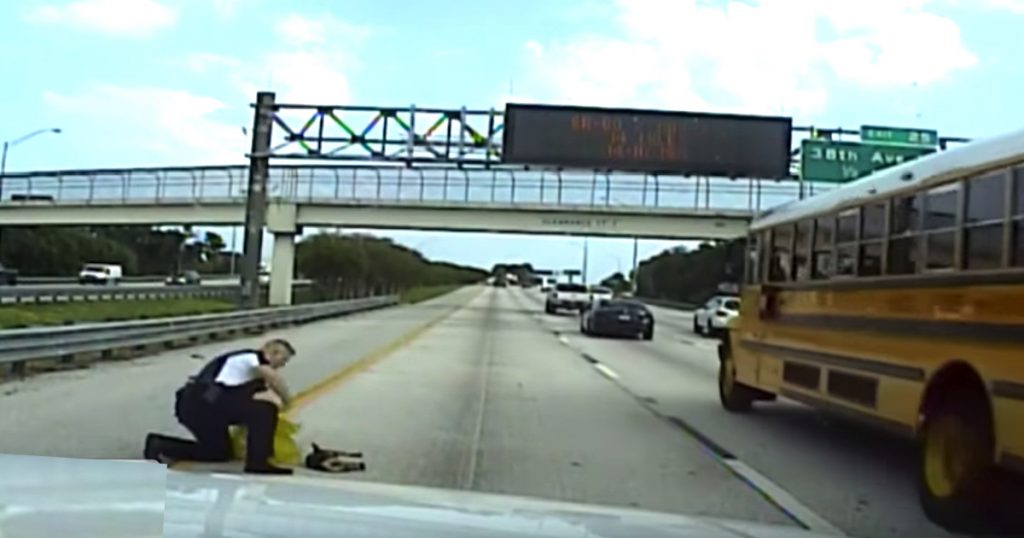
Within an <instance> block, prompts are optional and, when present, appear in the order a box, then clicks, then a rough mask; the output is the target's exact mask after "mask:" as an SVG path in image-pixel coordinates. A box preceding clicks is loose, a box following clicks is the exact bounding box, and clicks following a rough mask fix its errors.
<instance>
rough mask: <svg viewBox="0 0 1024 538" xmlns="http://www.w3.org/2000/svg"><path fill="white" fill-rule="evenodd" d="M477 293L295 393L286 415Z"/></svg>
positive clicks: (412, 338) (404, 343) (409, 340)
mask: <svg viewBox="0 0 1024 538" xmlns="http://www.w3.org/2000/svg"><path fill="white" fill-rule="evenodd" d="M477 295H479V292H478V293H477ZM477 295H473V297H471V298H470V299H469V300H467V301H466V302H465V303H462V304H460V305H457V306H455V307H454V308H452V309H450V310H448V311H447V312H445V313H444V314H441V315H440V316H438V317H436V318H434V319H432V320H430V321H428V322H426V323H424V324H422V325H420V326H418V327H416V328H414V329H412V330H411V331H409V332H407V333H405V334H403V335H402V336H399V337H398V338H396V339H394V340H392V341H391V342H389V343H387V344H386V345H384V346H383V347H381V348H379V349H377V350H374V351H373V352H371V353H369V354H367V355H364V356H363V357H362V358H360V359H359V360H357V361H355V362H353V363H352V364H349V365H348V366H346V367H344V368H342V369H341V370H338V371H337V372H335V373H333V374H331V375H329V376H327V377H326V378H324V379H321V380H320V381H318V382H317V383H315V384H314V385H313V386H311V387H309V388H307V389H305V390H302V391H300V392H299V393H298V394H296V395H295V397H294V398H292V404H291V405H290V406H289V407H288V410H287V411H285V413H284V414H285V416H287V417H289V418H290V417H291V416H292V413H294V412H296V411H298V410H299V409H300V408H302V407H305V406H306V405H309V404H310V403H311V402H313V401H314V400H316V399H317V398H319V397H320V396H322V395H324V394H325V393H327V392H330V391H331V389H334V388H336V387H337V386H338V385H340V384H341V383H343V382H344V381H346V380H348V379H350V378H351V377H353V376H354V375H356V374H358V373H359V372H362V371H363V370H366V369H367V368H369V367H370V366H373V365H374V364H376V363H378V362H380V361H381V360H383V359H384V358H386V357H388V356H390V355H391V354H393V353H395V352H396V351H398V350H399V349H402V348H403V347H405V346H407V345H409V344H411V343H413V342H414V341H415V340H416V339H418V338H419V337H420V336H423V334H424V333H426V332H427V331H429V330H430V329H432V328H433V327H434V326H436V325H438V324H439V323H441V322H442V321H444V320H446V319H448V318H449V317H451V316H452V315H454V314H455V313H456V312H458V311H459V310H462V309H463V308H464V307H465V306H466V305H467V304H469V303H470V302H471V301H472V300H473V299H475V298H476V297H477Z"/></svg>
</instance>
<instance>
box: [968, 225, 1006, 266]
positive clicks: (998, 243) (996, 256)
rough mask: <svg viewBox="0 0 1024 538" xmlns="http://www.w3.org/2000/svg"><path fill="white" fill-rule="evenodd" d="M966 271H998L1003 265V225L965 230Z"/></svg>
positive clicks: (978, 226) (974, 227)
mask: <svg viewBox="0 0 1024 538" xmlns="http://www.w3.org/2000/svg"><path fill="white" fill-rule="evenodd" d="M964 265H965V268H966V269H969V270H975V269H998V268H1000V267H1002V265H1003V223H1002V222H998V223H996V224H982V225H976V226H972V227H969V228H967V229H965V230H964Z"/></svg>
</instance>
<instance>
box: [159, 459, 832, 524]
mask: <svg viewBox="0 0 1024 538" xmlns="http://www.w3.org/2000/svg"><path fill="white" fill-rule="evenodd" d="M167 486H168V489H167V491H168V496H167V518H166V520H165V527H164V528H165V536H181V537H186V536H201V535H205V534H203V532H204V531H205V529H209V528H210V527H211V526H212V527H213V528H217V529H222V532H223V533H224V535H230V536H253V537H255V536H260V537H267V538H270V537H275V538H276V537H278V536H280V537H282V538H284V537H286V536H298V535H301V536H304V537H308V538H321V537H322V538H333V537H335V536H341V535H344V536H346V537H363V536H365V537H371V536H373V537H377V536H388V537H391V538H427V537H430V538H434V537H437V536H445V537H452V538H477V537H480V538H484V537H487V538H491V537H505V538H520V537H522V538H525V537H528V536H529V537H535V536H543V537H549V538H563V537H564V538H584V537H587V538H633V537H635V536H643V537H646V538H668V537H672V538H689V537H694V538H697V537H700V538H811V537H814V536H820V535H815V534H811V533H808V532H807V531H803V530H800V529H798V528H796V527H779V526H765V525H759V524H754V523H748V522H738V521H725V520H715V519H703V518H693V517H685V516H678V515H669V514H661V513H655V512H645V511H641V510H628V509H617V508H610V507H597V506H589V505H580V504H570V503H561V502H554V501H543V500H537V499H532V498H521V497H511V496H502V495H493V494H484V493H475V492H466V491H453V490H442V489H431V488H423V487H415V486H398V485H387V484H375V483H369V482H362V481H357V480H352V479H345V478H335V477H330V478H316V477H308V476H295V477H273V478H256V479H254V478H250V477H242V476H238V475H201V474H195V473H182V472H175V471H172V472H171V473H170V474H169V475H168V483H167Z"/></svg>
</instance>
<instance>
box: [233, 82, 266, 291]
mask: <svg viewBox="0 0 1024 538" xmlns="http://www.w3.org/2000/svg"><path fill="white" fill-rule="evenodd" d="M252 123H253V125H252V152H251V153H250V154H249V188H248V189H247V190H246V195H245V232H244V236H243V243H242V266H241V268H240V269H241V275H242V282H241V284H242V296H241V300H242V306H243V307H245V308H258V307H259V306H260V304H261V303H260V291H261V288H260V278H259V272H260V260H261V259H262V254H263V225H264V224H265V222H264V221H265V220H266V218H267V183H268V179H269V176H270V139H271V137H270V135H271V129H272V128H273V125H274V93H273V92H259V93H257V94H256V106H255V112H254V113H253V122H252Z"/></svg>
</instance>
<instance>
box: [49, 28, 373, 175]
mask: <svg viewBox="0 0 1024 538" xmlns="http://www.w3.org/2000/svg"><path fill="white" fill-rule="evenodd" d="M289 19H290V18H289ZM339 27H345V28H350V29H354V28H357V27H356V26H354V25H352V24H348V23H343V22H342V21H338V20H337V19H331V20H330V21H328V22H326V23H325V26H324V31H323V33H320V34H319V36H321V37H322V39H319V40H317V41H309V40H298V41H296V40H293V39H289V35H287V34H283V35H280V38H281V39H280V41H279V42H278V43H276V44H275V43H272V44H271V46H272V47H274V48H272V49H271V52H269V53H267V54H263V55H260V56H255V57H252V58H239V57H231V56H225V55H222V54H217V53H209V52H206V53H194V54H191V55H188V56H186V57H184V58H183V59H182V63H181V66H182V67H183V68H184V69H187V70H189V71H191V72H193V73H198V74H200V75H204V76H209V77H211V78H216V79H218V80H221V81H223V82H224V83H226V84H225V87H226V88H227V91H226V92H222V93H217V94H212V95H216V96H217V97H212V96H211V95H201V94H196V93H191V92H188V91H185V90H181V89H178V88H170V87H153V86H144V85H134V86H119V85H112V84H95V85H91V86H86V87H84V88H82V89H79V90H74V91H69V92H63V91H62V92H47V93H45V94H44V101H45V103H46V105H47V106H48V107H50V108H51V109H52V110H54V111H55V112H57V113H59V114H61V115H62V116H66V117H69V118H71V119H73V120H75V121H78V122H82V123H88V124H95V125H99V126H103V127H104V128H107V129H108V130H107V131H106V134H105V135H104V137H105V138H104V140H105V141H106V140H107V139H109V140H110V144H111V145H112V147H115V146H116V147H119V148H123V149H119V151H124V152H132V153H137V154H144V155H147V157H146V158H147V159H148V156H149V155H153V156H154V157H153V160H154V161H156V162H154V165H156V164H157V162H159V163H174V164H179V165H190V164H226V163H239V162H244V156H245V153H246V151H248V146H249V143H250V140H249V138H248V135H246V134H244V133H243V131H242V128H243V127H246V128H248V127H249V125H250V124H251V123H252V110H251V109H250V108H249V107H248V104H249V103H250V102H252V101H253V100H254V99H255V97H256V93H257V91H262V90H272V91H274V92H276V93H277V101H278V102H279V103H285V102H287V103H299V104H346V103H351V102H352V99H353V98H352V93H351V87H350V84H349V77H350V76H351V71H352V69H354V68H355V66H356V65H357V63H356V60H355V57H354V51H353V50H352V41H351V35H352V34H349V35H340V34H336V33H333V32H334V29H337V28H339ZM352 32H356V33H358V32H357V31H356V30H352ZM359 35H364V36H365V35H369V32H368V31H367V30H362V33H361V34H359ZM291 37H294V36H291ZM286 115H287V114H286ZM304 119H305V118H302V119H301V120H298V121H304ZM289 121H291V118H289Z"/></svg>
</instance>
